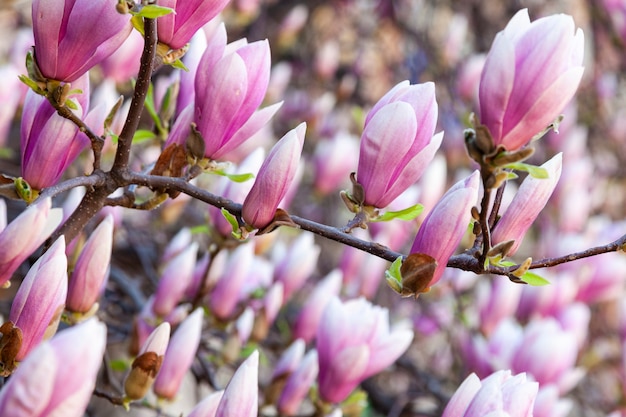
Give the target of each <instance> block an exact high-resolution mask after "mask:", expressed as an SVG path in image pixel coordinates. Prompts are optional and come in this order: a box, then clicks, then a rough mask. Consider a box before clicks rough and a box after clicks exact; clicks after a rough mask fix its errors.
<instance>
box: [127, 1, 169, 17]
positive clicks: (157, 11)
mask: <svg viewBox="0 0 626 417" xmlns="http://www.w3.org/2000/svg"><path fill="white" fill-rule="evenodd" d="M131 13H132V12H131ZM171 13H174V9H172V8H169V7H163V6H157V5H156V4H149V5H147V6H143V7H142V8H141V10H140V11H139V13H137V14H135V17H145V18H146V19H156V18H157V17H161V16H166V15H168V14H171Z"/></svg>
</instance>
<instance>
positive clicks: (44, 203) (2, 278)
mask: <svg viewBox="0 0 626 417" xmlns="http://www.w3.org/2000/svg"><path fill="white" fill-rule="evenodd" d="M51 206H52V200H51V199H50V198H49V197H47V198H45V199H43V200H40V201H39V200H38V201H37V202H36V203H35V204H33V205H31V206H30V207H28V208H27V209H26V210H24V211H23V212H22V213H21V214H20V215H19V216H18V217H16V218H15V219H14V220H13V221H12V222H11V223H9V224H8V225H7V226H6V227H4V228H3V229H2V231H1V232H0V285H4V284H5V283H6V282H7V281H8V280H9V279H11V275H13V272H15V270H16V269H17V268H18V267H19V266H20V265H21V263H22V262H24V260H25V259H26V258H28V257H29V256H30V255H31V254H32V253H33V252H34V251H35V249H37V248H38V247H39V246H40V245H41V244H42V243H43V242H44V241H45V240H46V239H47V238H48V236H50V234H51V233H52V232H53V231H54V229H56V227H57V226H58V225H59V223H61V219H62V217H63V213H62V210H61V209H52V208H51Z"/></svg>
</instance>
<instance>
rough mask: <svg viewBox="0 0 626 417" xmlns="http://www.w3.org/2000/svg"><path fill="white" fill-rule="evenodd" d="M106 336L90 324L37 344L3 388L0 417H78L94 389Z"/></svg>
mask: <svg viewBox="0 0 626 417" xmlns="http://www.w3.org/2000/svg"><path fill="white" fill-rule="evenodd" d="M106 335H107V332H106V326H105V325H104V324H102V323H101V322H99V321H97V320H96V319H90V320H87V321H85V322H84V323H81V324H79V325H77V326H74V327H71V328H69V329H67V330H63V331H62V332H59V334H58V335H56V336H55V337H54V338H52V339H51V340H49V341H47V342H44V343H42V344H41V345H39V346H38V347H37V348H36V349H34V350H33V351H32V352H31V353H30V355H28V357H27V358H26V360H25V361H24V362H22V363H21V364H20V366H19V368H18V369H17V371H16V372H15V373H14V374H13V375H12V376H11V378H10V379H9V380H8V381H7V382H6V384H5V385H4V387H3V388H2V392H0V415H2V416H6V417H46V416H64V417H81V416H83V415H84V413H85V409H86V408H87V404H88V403H89V400H90V399H91V396H92V394H93V389H94V387H95V385H96V377H97V375H98V369H99V368H100V364H101V363H102V355H103V354H104V350H105V347H106ZM77 364H80V366H76V365H77Z"/></svg>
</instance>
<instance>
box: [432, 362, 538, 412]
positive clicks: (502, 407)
mask: <svg viewBox="0 0 626 417" xmlns="http://www.w3.org/2000/svg"><path fill="white" fill-rule="evenodd" d="M538 387H539V385H538V384H537V383H536V382H530V381H527V380H526V375H525V374H523V373H522V374H518V375H511V371H498V372H495V373H493V374H491V375H490V376H488V377H487V378H485V379H483V380H482V381H481V380H480V379H479V378H478V377H477V376H476V375H475V374H471V375H470V376H468V377H467V378H466V379H465V381H463V383H462V384H461V386H459V388H458V389H457V390H456V392H455V393H454V395H453V396H452V398H451V399H450V402H448V405H447V406H446V409H445V410H444V411H443V416H442V417H484V416H492V415H493V416H500V415H506V416H510V417H532V415H533V405H534V402H535V397H536V396H537V390H538Z"/></svg>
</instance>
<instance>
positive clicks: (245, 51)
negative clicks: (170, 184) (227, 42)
mask: <svg viewBox="0 0 626 417" xmlns="http://www.w3.org/2000/svg"><path fill="white" fill-rule="evenodd" d="M220 39H221V38H220ZM236 46H238V45H231V48H230V49H231V50H232V49H234V48H236ZM269 76H270V49H269V44H268V42H267V40H264V41H258V42H252V43H250V44H246V43H245V42H244V45H243V46H241V47H239V48H238V49H235V50H234V51H232V52H227V53H225V54H224V55H223V56H218V55H216V54H215V53H214V51H212V48H207V50H206V52H205V53H204V55H203V57H202V59H201V60H200V63H199V64H198V68H197V72H196V82H195V93H196V98H195V107H194V109H195V112H194V121H195V123H196V125H197V128H198V131H199V132H200V133H201V134H202V137H203V138H204V140H205V145H206V146H205V156H206V157H207V158H211V159H220V158H222V157H223V156H224V155H226V154H227V153H228V152H230V151H232V150H233V149H235V148H236V147H238V146H239V145H241V144H242V143H243V142H244V141H246V140H247V139H249V138H250V137H251V136H252V135H253V134H254V133H256V132H258V131H259V130H260V129H261V128H262V127H263V126H264V125H265V124H266V123H267V122H268V121H269V119H271V118H272V116H273V115H274V113H276V111H277V110H278V108H279V107H280V105H281V104H275V105H272V106H269V107H265V108H264V109H262V110H260V111H258V112H256V113H255V110H256V109H257V108H258V107H259V105H260V104H261V102H262V101H263V98H264V97H265V93H266V91H267V85H268V83H269Z"/></svg>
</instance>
